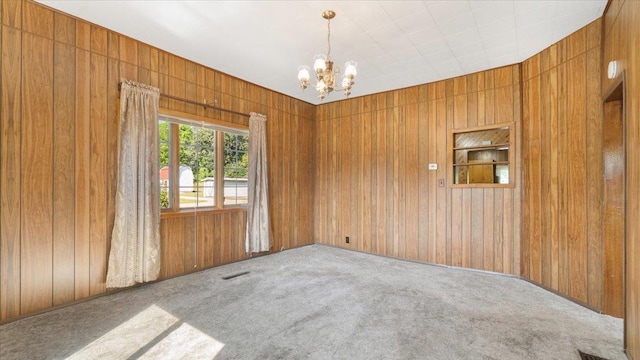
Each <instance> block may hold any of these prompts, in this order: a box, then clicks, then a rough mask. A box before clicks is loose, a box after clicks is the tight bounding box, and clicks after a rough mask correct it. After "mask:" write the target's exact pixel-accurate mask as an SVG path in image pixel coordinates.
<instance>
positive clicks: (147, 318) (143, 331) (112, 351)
mask: <svg viewBox="0 0 640 360" xmlns="http://www.w3.org/2000/svg"><path fill="white" fill-rule="evenodd" d="M178 321H180V320H179V319H178V318H176V317H175V316H173V315H171V314H169V313H168V312H166V311H164V310H163V309H161V308H159V307H158V306H156V305H151V306H149V307H148V308H146V309H145V310H143V311H141V312H140V313H138V314H137V315H135V316H133V317H132V318H130V319H129V320H127V321H125V322H124V323H122V324H120V326H118V327H116V328H114V329H113V330H111V331H109V332H108V333H106V334H104V335H103V336H101V337H100V338H98V339H97V340H95V341H93V342H92V343H90V344H89V345H87V346H85V347H84V348H82V349H81V350H80V351H78V352H76V353H75V354H73V355H71V356H70V357H69V359H98V358H101V359H104V358H127V357H129V356H131V355H133V354H134V353H136V352H137V351H138V350H139V349H141V348H142V347H144V346H145V345H146V344H148V343H149V342H151V341H153V340H154V339H155V338H156V337H158V336H159V335H160V334H162V332H164V331H165V330H166V329H168V328H169V327H171V326H172V325H173V324H175V323H177V322H178ZM133 334H135V336H133Z"/></svg>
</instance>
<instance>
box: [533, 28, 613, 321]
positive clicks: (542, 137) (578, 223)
mask: <svg viewBox="0 0 640 360" xmlns="http://www.w3.org/2000/svg"><path fill="white" fill-rule="evenodd" d="M601 25H602V23H601V20H596V21H595V22H593V23H591V24H590V25H588V26H586V27H585V28H583V29H581V30H579V31H577V32H576V33H574V34H572V35H570V36H569V37H567V38H565V39H563V40H561V41H560V42H559V43H557V44H554V45H552V46H550V47H549V48H547V49H545V50H544V51H542V52H541V53H539V54H537V55H535V56H533V57H531V58H530V59H528V60H526V61H525V62H524V63H523V65H522V66H523V69H524V70H523V74H524V78H523V91H524V94H525V96H524V103H523V107H522V111H523V119H524V120H523V128H524V129H527V131H525V132H524V133H523V144H525V146H526V147H527V149H526V151H525V157H524V161H525V169H526V170H525V172H524V176H525V181H524V183H525V188H524V195H525V203H528V204H529V206H528V207H527V212H525V214H524V217H523V223H524V224H525V226H526V231H524V232H523V240H522V245H523V249H522V260H523V263H522V266H523V275H524V276H525V277H527V278H528V279H530V280H532V281H534V282H536V283H539V284H541V285H543V286H545V287H547V288H550V289H552V290H555V291H557V292H559V293H561V294H563V295H566V296H569V297H571V298H573V299H575V300H577V301H579V302H581V303H584V304H588V305H589V306H591V307H593V308H596V309H601V308H602V296H603V293H602V291H603V290H602V287H603V270H602V264H603V253H602V246H603V242H602V186H603V185H602V184H603V183H602V166H603V165H602V164H603V162H602V103H601V100H600V98H599V95H598V94H599V82H598V81H597V79H598V78H599V76H600V55H599V53H600V41H599V34H600V33H599V31H598V29H600V27H601ZM587 44H588V45H589V46H587Z"/></svg>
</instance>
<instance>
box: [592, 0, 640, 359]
mask: <svg viewBox="0 0 640 360" xmlns="http://www.w3.org/2000/svg"><path fill="white" fill-rule="evenodd" d="M604 19H605V27H604V39H603V42H604V50H603V61H602V64H601V69H602V71H601V76H602V77H601V79H602V82H601V83H602V94H607V93H608V92H609V91H611V90H612V89H611V88H612V87H613V86H614V83H615V81H616V80H619V77H618V78H616V79H613V80H609V79H607V78H606V74H607V71H606V68H607V65H608V63H609V61H612V60H616V61H618V64H619V65H618V66H619V67H620V68H621V69H620V70H621V71H620V73H622V71H624V74H625V75H624V76H625V87H626V89H625V90H626V94H625V104H624V107H625V109H624V110H625V111H624V113H625V137H626V139H625V140H626V141H625V147H626V149H625V156H626V174H625V175H626V179H625V182H626V184H625V187H626V196H625V200H626V204H625V207H626V209H625V212H626V214H625V215H626V223H625V236H626V239H625V240H626V251H625V264H626V270H625V281H626V285H625V347H626V349H627V353H628V354H629V355H630V358H632V359H640V271H639V269H640V226H638V221H637V219H639V218H640V151H638V149H639V148H640V96H639V94H640V46H638V44H640V33H639V32H638V28H640V2H638V1H628V0H627V1H617V0H614V1H611V5H610V6H609V8H608V9H607V13H606V14H605V16H604ZM619 76H620V75H619Z"/></svg>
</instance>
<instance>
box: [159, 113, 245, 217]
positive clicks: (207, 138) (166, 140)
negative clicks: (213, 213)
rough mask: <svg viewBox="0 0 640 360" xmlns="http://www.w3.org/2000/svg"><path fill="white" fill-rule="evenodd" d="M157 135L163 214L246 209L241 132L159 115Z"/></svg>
mask: <svg viewBox="0 0 640 360" xmlns="http://www.w3.org/2000/svg"><path fill="white" fill-rule="evenodd" d="M159 134H160V205H161V208H162V209H165V210H168V209H171V210H180V209H189V208H205V207H206V208H215V207H218V208H221V207H224V206H227V205H246V204H247V202H248V197H247V173H248V162H249V158H248V156H249V155H248V146H249V135H248V132H247V131H246V130H241V129H234V128H229V127H223V126H220V125H215V124H210V123H206V122H196V121H193V120H188V119H183V118H176V117H170V116H165V115H161V118H160V120H159ZM218 164H224V165H223V166H218ZM217 179H220V181H216V180H217Z"/></svg>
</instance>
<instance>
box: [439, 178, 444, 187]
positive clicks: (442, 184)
mask: <svg viewBox="0 0 640 360" xmlns="http://www.w3.org/2000/svg"><path fill="white" fill-rule="evenodd" d="M438 187H444V179H438Z"/></svg>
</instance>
